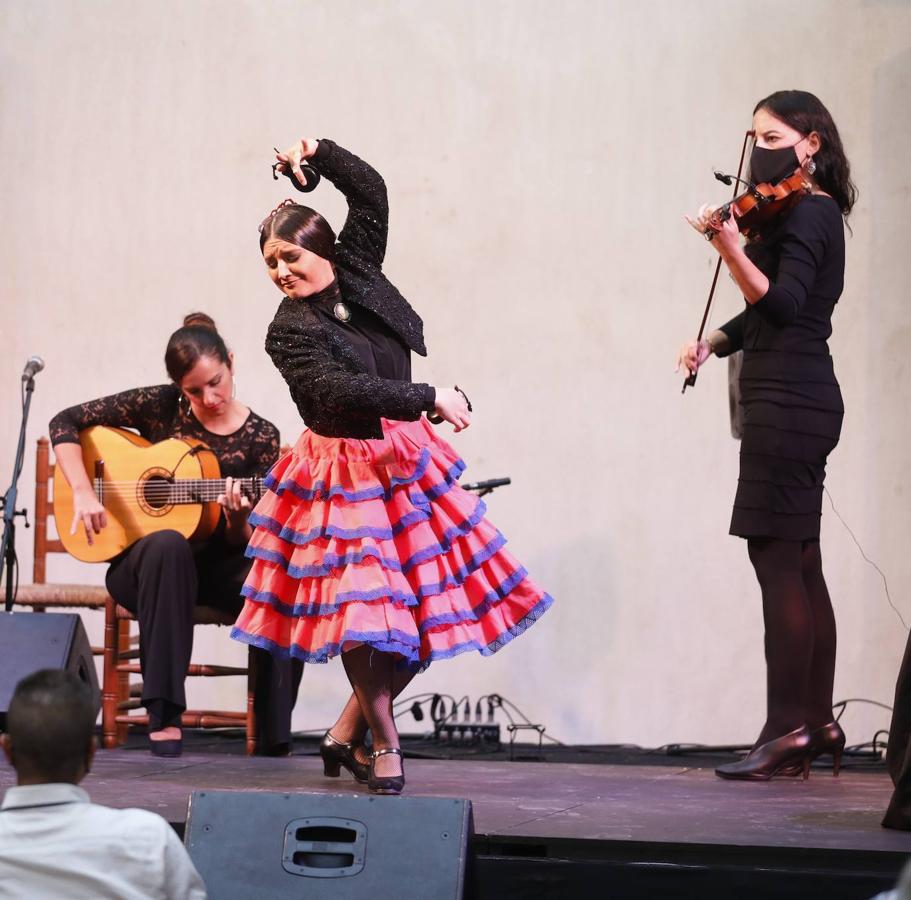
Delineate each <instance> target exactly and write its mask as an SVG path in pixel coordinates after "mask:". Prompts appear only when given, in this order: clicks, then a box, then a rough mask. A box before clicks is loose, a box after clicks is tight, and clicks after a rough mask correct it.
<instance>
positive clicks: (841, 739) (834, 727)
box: [778, 722, 845, 778]
mask: <svg viewBox="0 0 911 900" xmlns="http://www.w3.org/2000/svg"><path fill="white" fill-rule="evenodd" d="M844 749H845V733H844V732H843V731H842V730H841V725H839V724H838V722H829V724H828V725H822V726H821V727H819V728H815V729H814V730H813V731H811V732H810V748H809V750H808V751H807V754H808V755H809V757H810V762H811V763H812V762H813V761H814V760H815V759H818V758H819V757H820V756H825V755H826V754H829V753H831V754H832V775H833V776H834V777H835V778H838V773H839V772H840V771H841V757H842V753H843V752H844ZM800 772H801V768H800V766H788V767H787V768H786V769H782V770H781V771H780V772H779V773H778V774H779V775H791V776H795V775H799V774H800Z"/></svg>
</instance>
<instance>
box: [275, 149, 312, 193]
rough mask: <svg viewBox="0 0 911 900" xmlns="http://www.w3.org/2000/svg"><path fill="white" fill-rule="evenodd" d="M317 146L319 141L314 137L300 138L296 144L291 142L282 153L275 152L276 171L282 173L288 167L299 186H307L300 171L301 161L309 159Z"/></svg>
mask: <svg viewBox="0 0 911 900" xmlns="http://www.w3.org/2000/svg"><path fill="white" fill-rule="evenodd" d="M317 147H319V141H318V140H317V139H316V138H301V139H300V141H298V142H297V143H296V144H292V145H291V146H290V147H289V148H288V149H287V150H285V152H284V153H276V154H275V158H276V159H277V160H278V162H277V163H276V169H277V171H279V172H281V173H282V174H284V173H285V172H286V171H287V170H288V169H290V170H291V171H292V173H293V174H294V177H295V178H296V179H297V181H298V183H299V184H300V185H301V187H306V186H307V179H306V178H305V177H304V173H303V172H301V161H302V160H305V159H310V157H311V156H313V154H314V153H316V148H317Z"/></svg>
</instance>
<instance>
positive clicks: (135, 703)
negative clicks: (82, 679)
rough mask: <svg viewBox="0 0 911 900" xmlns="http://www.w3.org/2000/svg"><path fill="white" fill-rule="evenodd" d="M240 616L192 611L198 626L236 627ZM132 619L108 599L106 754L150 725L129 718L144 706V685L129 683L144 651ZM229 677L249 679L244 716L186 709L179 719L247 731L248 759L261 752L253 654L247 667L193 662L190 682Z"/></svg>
mask: <svg viewBox="0 0 911 900" xmlns="http://www.w3.org/2000/svg"><path fill="white" fill-rule="evenodd" d="M234 619H235V616H233V615H231V614H230V613H226V612H223V611H222V610H220V609H215V608H214V607H211V606H202V605H200V604H197V606H196V607H195V608H194V610H193V624H194V625H233V624H234ZM132 621H135V619H134V617H133V614H132V613H131V612H130V611H129V610H128V609H125V608H124V607H123V606H121V605H120V604H119V603H116V602H115V601H114V600H113V599H111V598H108V601H107V603H106V604H105V611H104V688H103V694H102V702H101V733H102V739H103V742H104V746H105V747H106V748H107V749H112V748H114V747H119V746H120V745H121V744H123V743H124V741H126V736H127V730H128V728H129V727H130V726H131V725H144V726H148V724H149V716H148V714H147V713H139V714H132V715H131V714H130V710H133V709H138V708H139V707H141V706H142V702H141V700H140V699H139V698H140V696H141V694H142V683H141V682H140V683H136V684H130V681H129V678H130V675H133V674H139V671H140V669H139V650H138V649H136V648H135V647H134V646H133V643H132V641H131V640H130V622H132ZM226 675H246V676H247V708H246V710H244V711H243V712H226V711H224V710H201V709H188V710H185V711H184V713H183V715H182V716H181V719H180V724H181V726H182V727H183V728H239V727H242V728H244V730H245V732H246V750H247V756H252V755H253V754H254V753H255V752H256V717H255V716H254V714H253V678H254V666H253V653H252V650H248V652H247V665H246V667H240V666H216V665H209V664H204V663H190V666H189V669H188V670H187V676H188V677H203V678H220V677H223V676H226Z"/></svg>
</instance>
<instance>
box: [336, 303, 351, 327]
mask: <svg viewBox="0 0 911 900" xmlns="http://www.w3.org/2000/svg"><path fill="white" fill-rule="evenodd" d="M332 312H333V313H335V318H336V319H338V320H339V322H347V321H348V320H349V319H350V318H351V310H350V309H348V307H347V306H345V304H344V303H342V302H341V300H339V302H338V303H336V304H335V306H333V307H332Z"/></svg>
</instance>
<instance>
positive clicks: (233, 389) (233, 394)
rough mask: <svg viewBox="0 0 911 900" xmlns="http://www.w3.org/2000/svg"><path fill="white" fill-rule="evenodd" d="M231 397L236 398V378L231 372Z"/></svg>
mask: <svg viewBox="0 0 911 900" xmlns="http://www.w3.org/2000/svg"><path fill="white" fill-rule="evenodd" d="M231 399H232V400H236V399H237V378H236V377H235V376H234V374H233V373H232V375H231Z"/></svg>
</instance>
